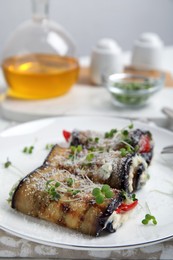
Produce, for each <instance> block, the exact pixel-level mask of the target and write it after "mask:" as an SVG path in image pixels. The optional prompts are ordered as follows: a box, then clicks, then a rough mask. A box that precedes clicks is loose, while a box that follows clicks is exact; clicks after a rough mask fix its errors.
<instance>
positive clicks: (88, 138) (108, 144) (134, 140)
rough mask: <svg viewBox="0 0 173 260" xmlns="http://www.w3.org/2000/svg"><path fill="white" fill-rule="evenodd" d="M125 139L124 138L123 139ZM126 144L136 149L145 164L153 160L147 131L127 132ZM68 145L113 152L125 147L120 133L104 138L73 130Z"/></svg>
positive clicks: (89, 132)
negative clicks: (111, 150)
mask: <svg viewBox="0 0 173 260" xmlns="http://www.w3.org/2000/svg"><path fill="white" fill-rule="evenodd" d="M125 139H126V138H125ZM127 139H128V140H127V142H128V143H129V144H130V145H131V146H132V147H133V148H135V147H138V149H139V153H140V154H141V155H142V156H143V157H144V159H145V160H146V162H147V164H148V165H150V163H151V160H152V158H153V148H154V143H153V139H152V135H151V133H150V132H149V131H144V130H141V129H134V130H130V131H129V130H128V136H127ZM69 145H70V146H71V145H72V146H78V145H82V146H83V147H84V148H86V149H92V148H93V147H95V148H101V147H102V148H103V149H104V150H107V151H108V150H110V149H113V150H114V151H116V150H120V149H121V148H123V147H125V146H126V143H125V142H123V139H122V136H121V132H119V133H115V135H114V134H113V135H112V136H111V137H109V138H106V137H105V134H101V133H99V132H96V131H90V130H87V131H79V130H74V131H72V133H71V137H70V138H69Z"/></svg>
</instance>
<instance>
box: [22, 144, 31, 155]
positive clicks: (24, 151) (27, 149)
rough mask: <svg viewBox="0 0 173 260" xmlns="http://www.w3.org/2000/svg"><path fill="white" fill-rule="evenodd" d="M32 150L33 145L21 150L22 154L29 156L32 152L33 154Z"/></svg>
mask: <svg viewBox="0 0 173 260" xmlns="http://www.w3.org/2000/svg"><path fill="white" fill-rule="evenodd" d="M33 149H34V146H33V145H31V146H28V147H27V146H25V147H24V148H23V151H22V152H23V153H27V154H31V153H32V152H33Z"/></svg>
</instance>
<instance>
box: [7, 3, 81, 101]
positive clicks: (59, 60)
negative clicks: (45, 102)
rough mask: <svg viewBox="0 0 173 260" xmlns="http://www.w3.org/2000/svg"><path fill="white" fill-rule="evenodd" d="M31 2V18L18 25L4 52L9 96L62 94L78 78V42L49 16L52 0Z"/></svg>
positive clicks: (50, 95) (28, 96)
mask: <svg viewBox="0 0 173 260" xmlns="http://www.w3.org/2000/svg"><path fill="white" fill-rule="evenodd" d="M31 1H32V11H33V15H32V20H31V21H26V22H25V23H23V24H22V25H20V26H19V28H17V30H16V31H15V32H14V33H13V35H11V37H10V39H9V41H8V42H7V44H6V46H5V49H4V52H3V61H2V69H3V73H4V76H5V79H6V82H7V84H8V95H9V96H12V97H17V98H23V99H42V98H51V97H56V96H60V95H63V94H65V93H66V92H68V91H69V89H70V88H71V86H72V85H73V84H74V83H75V82H76V80H77V77H78V72H79V64H78V61H77V59H76V58H75V57H74V55H75V45H74V43H73V41H72V40H71V38H70V36H69V34H68V33H67V32H66V31H65V30H64V28H62V27H61V26H60V25H58V24H56V23H54V22H52V21H50V20H49V19H48V10H49V0H31Z"/></svg>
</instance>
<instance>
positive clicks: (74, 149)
mask: <svg viewBox="0 0 173 260" xmlns="http://www.w3.org/2000/svg"><path fill="white" fill-rule="evenodd" d="M70 150H71V154H70V155H69V159H71V160H74V159H75V157H76V156H77V155H78V154H79V153H80V152H81V151H82V146H81V145H78V146H77V147H76V146H73V145H72V146H70Z"/></svg>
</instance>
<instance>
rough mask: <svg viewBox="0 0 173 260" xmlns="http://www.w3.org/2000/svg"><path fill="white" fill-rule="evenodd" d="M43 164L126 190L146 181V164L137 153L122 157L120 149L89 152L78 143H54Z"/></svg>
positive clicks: (139, 186)
mask: <svg viewBox="0 0 173 260" xmlns="http://www.w3.org/2000/svg"><path fill="white" fill-rule="evenodd" d="M44 163H45V164H46V165H51V166H53V167H58V168H60V169H66V170H68V171H70V172H71V173H73V174H75V175H79V176H83V175H87V177H88V178H90V180H92V181H93V182H94V183H100V184H108V185H109V186H110V187H112V188H116V189H118V190H124V191H126V192H128V193H132V192H134V191H136V190H138V189H140V188H141V187H142V186H143V185H144V184H145V183H146V181H147V180H148V165H147V163H146V161H145V159H144V158H143V157H142V156H141V155H140V154H136V153H133V154H131V153H128V154H126V155H125V156H124V155H123V156H122V153H121V152H120V151H113V150H110V151H109V152H105V151H102V152H100V151H95V152H89V151H88V150H87V149H79V146H78V147H76V148H75V149H74V147H73V149H72V150H71V148H63V147H60V146H59V145H55V146H54V147H53V148H52V150H51V151H50V153H49V155H48V157H47V159H46V160H45V162H44Z"/></svg>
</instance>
